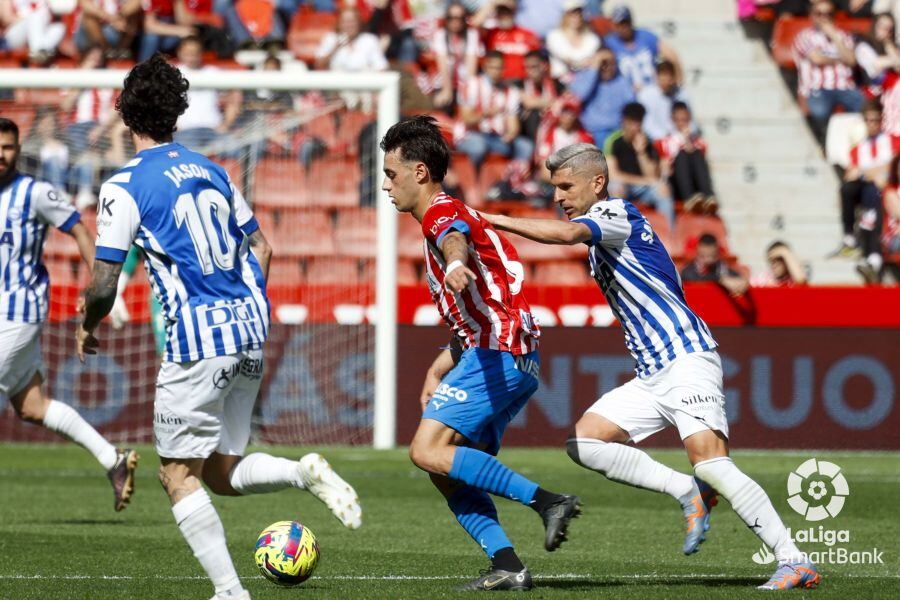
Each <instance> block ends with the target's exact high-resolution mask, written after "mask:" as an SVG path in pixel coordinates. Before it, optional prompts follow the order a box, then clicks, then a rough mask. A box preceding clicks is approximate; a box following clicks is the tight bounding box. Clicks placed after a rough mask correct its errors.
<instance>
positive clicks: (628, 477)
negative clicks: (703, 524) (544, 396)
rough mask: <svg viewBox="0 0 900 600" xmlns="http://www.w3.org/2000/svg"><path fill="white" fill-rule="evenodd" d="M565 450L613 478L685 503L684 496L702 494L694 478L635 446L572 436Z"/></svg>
mask: <svg viewBox="0 0 900 600" xmlns="http://www.w3.org/2000/svg"><path fill="white" fill-rule="evenodd" d="M566 451H567V452H568V454H569V456H570V457H571V458H572V460H574V461H575V462H577V463H578V464H580V465H582V466H583V467H587V468H588V469H592V470H594V471H597V472H599V473H601V474H603V475H605V476H606V477H607V478H609V479H612V480H613V481H619V482H621V483H627V484H628V485H633V486H635V487H639V488H644V489H645V490H653V491H654V492H662V493H664V494H668V495H670V496H672V497H673V498H675V499H676V500H678V501H679V502H681V503H682V504H684V502H685V500H684V499H685V497H688V496H689V497H693V496H694V495H695V494H697V493H699V491H698V490H697V486H696V484H695V483H694V478H693V477H691V476H690V475H685V474H684V473H679V472H678V471H675V470H674V469H671V468H669V467H667V466H666V465H664V464H662V463H660V462H657V461H655V460H653V459H652V458H651V457H650V455H649V454H647V453H646V452H644V451H642V450H638V449H637V448H634V447H633V446H626V445H625V444H618V443H608V442H603V441H600V440H594V439H590V438H572V439H570V440H567V441H566Z"/></svg>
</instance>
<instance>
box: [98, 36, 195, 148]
mask: <svg viewBox="0 0 900 600" xmlns="http://www.w3.org/2000/svg"><path fill="white" fill-rule="evenodd" d="M189 86H190V84H189V83H188V81H187V79H185V78H184V75H182V74H181V71H179V70H178V69H177V68H176V67H174V66H172V65H170V64H169V63H168V61H166V59H165V57H164V56H163V55H162V54H160V53H159V52H157V53H156V54H154V55H153V56H152V57H150V58H149V59H147V60H145V61H144V62H142V63H139V64H137V65H135V66H134V68H133V69H131V71H130V72H129V73H128V76H127V77H126V78H125V87H124V89H123V90H122V93H121V94H120V95H119V98H118V99H117V100H116V110H117V111H119V113H120V114H121V115H122V121H124V122H125V125H127V126H128V128H129V129H131V131H133V132H134V133H136V134H138V135H140V136H146V137H149V138H150V139H152V140H153V141H155V142H163V141H168V140H169V139H170V138H171V137H172V133H173V132H174V131H175V122H176V121H178V117H180V116H181V114H182V113H183V112H184V111H185V110H187V107H188V99H187V91H188V87H189Z"/></svg>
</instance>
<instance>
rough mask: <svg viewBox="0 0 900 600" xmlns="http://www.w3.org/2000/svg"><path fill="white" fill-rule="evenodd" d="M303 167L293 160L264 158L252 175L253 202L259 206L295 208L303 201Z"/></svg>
mask: <svg viewBox="0 0 900 600" xmlns="http://www.w3.org/2000/svg"><path fill="white" fill-rule="evenodd" d="M304 181H305V173H304V172H303V165H301V164H300V162H299V161H298V160H297V159H295V158H265V159H263V160H261V161H259V162H258V163H257V164H256V170H255V172H254V173H253V202H254V204H259V205H260V206H270V207H281V208H289V207H297V206H302V205H303V204H305V202H304V201H303V198H302V196H303V182H304Z"/></svg>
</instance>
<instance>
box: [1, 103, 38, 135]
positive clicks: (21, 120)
mask: <svg viewBox="0 0 900 600" xmlns="http://www.w3.org/2000/svg"><path fill="white" fill-rule="evenodd" d="M0 117H4V118H6V119H10V120H12V121H13V122H14V123H15V124H16V125H18V127H19V136H20V137H22V138H26V137H28V134H29V132H30V131H31V125H32V124H33V123H34V117H35V110H34V108H33V107H31V106H24V105H21V104H13V103H11V102H3V103H2V104H0Z"/></svg>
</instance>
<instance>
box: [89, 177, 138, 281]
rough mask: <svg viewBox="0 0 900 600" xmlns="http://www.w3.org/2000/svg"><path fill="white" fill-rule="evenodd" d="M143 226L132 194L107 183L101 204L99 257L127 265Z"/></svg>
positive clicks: (104, 185) (99, 213) (98, 238)
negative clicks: (140, 228)
mask: <svg viewBox="0 0 900 600" xmlns="http://www.w3.org/2000/svg"><path fill="white" fill-rule="evenodd" d="M140 225H141V214H140V211H139V210H138V207H137V203H136V202H135V200H134V198H132V197H131V194H129V193H128V192H127V191H125V189H123V188H121V187H119V186H118V185H116V184H113V183H104V184H103V187H101V188H100V200H99V202H98V203H97V253H96V256H97V258H99V259H100V260H105V261H107V262H116V263H121V262H125V259H126V258H127V257H128V250H129V249H130V248H131V244H132V242H134V238H135V236H136V235H137V231H138V227H140Z"/></svg>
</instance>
